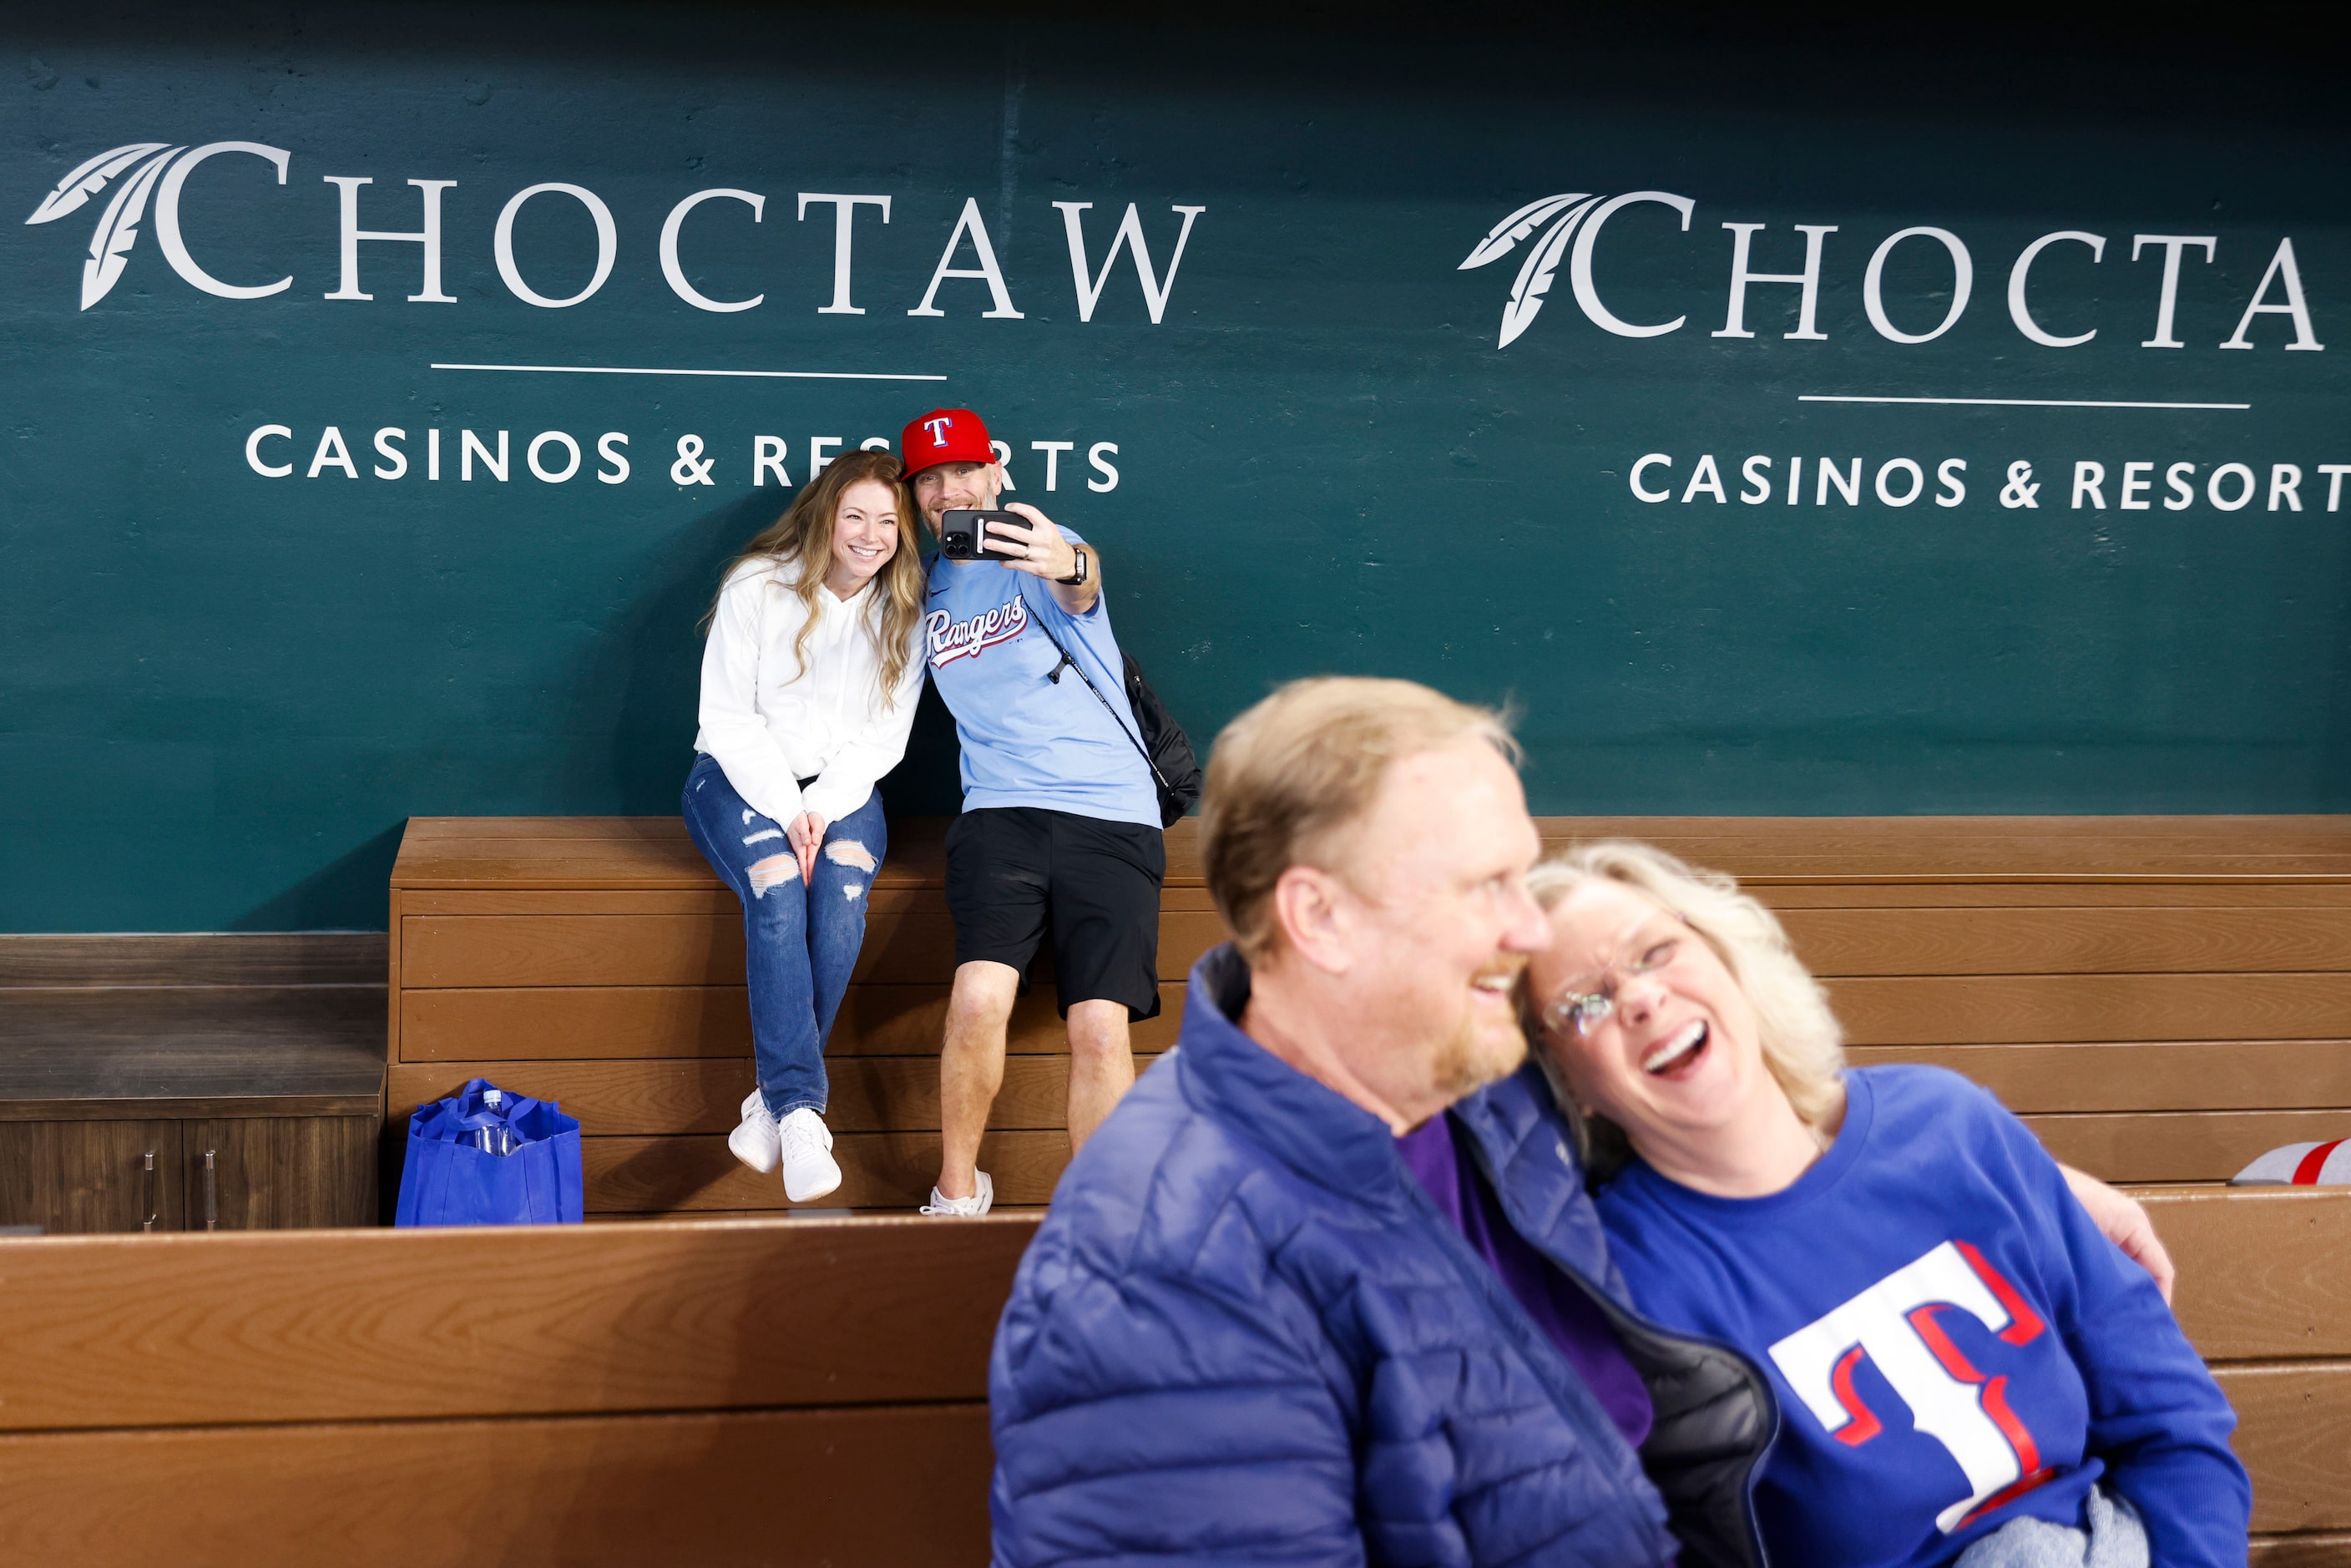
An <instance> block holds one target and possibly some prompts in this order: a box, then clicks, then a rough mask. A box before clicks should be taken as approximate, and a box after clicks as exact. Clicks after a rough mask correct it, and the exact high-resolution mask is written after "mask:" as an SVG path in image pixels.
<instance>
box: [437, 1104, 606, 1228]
mask: <svg viewBox="0 0 2351 1568" xmlns="http://www.w3.org/2000/svg"><path fill="white" fill-rule="evenodd" d="M586 1207H587V1206H586V1202H585V1199H584V1197H583V1193H582V1187H581V1181H580V1123H579V1121H578V1119H577V1118H575V1117H571V1116H567V1115H565V1114H564V1113H563V1112H562V1110H561V1108H560V1107H559V1106H557V1105H555V1104H553V1103H549V1102H548V1101H545V1100H533V1099H531V1098H530V1097H529V1096H528V1095H523V1094H509V1093H507V1092H506V1091H505V1090H503V1089H499V1088H496V1086H494V1085H493V1084H491V1083H490V1082H488V1081H487V1080H486V1079H481V1078H475V1079H473V1080H471V1081H470V1082H467V1083H466V1085H465V1088H463V1089H461V1090H459V1091H458V1092H456V1093H455V1095H453V1096H451V1097H450V1098H449V1099H446V1100H443V1101H441V1102H439V1103H436V1104H432V1105H420V1106H418V1107H417V1108H416V1113H415V1114H413V1115H412V1116H411V1117H409V1119H408V1163H407V1165H406V1166H403V1167H402V1170H401V1173H400V1207H399V1208H398V1210H397V1211H396V1212H395V1213H394V1215H393V1218H392V1223H393V1224H394V1225H551V1224H556V1223H570V1224H577V1223H578V1222H579V1221H580V1218H581V1217H582V1213H583V1211H584V1209H585V1208H586Z"/></svg>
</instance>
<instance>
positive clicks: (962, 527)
mask: <svg viewBox="0 0 2351 1568" xmlns="http://www.w3.org/2000/svg"><path fill="white" fill-rule="evenodd" d="M990 523H1004V524H1008V525H1010V526H1011V527H1012V528H1015V529H1018V530H1019V532H1021V533H1023V534H1026V533H1028V532H1029V530H1030V528H1031V525H1030V523H1029V519H1028V518H1026V517H1022V516H1021V515H1020V514H1019V513H1018V512H999V511H968V512H967V511H950V512H948V513H947V514H946V516H945V517H941V518H940V519H939V553H940V554H942V555H944V556H946V558H947V559H949V560H980V559H985V558H986V557H987V556H990V555H993V556H994V557H996V559H998V560H1001V559H1004V552H1003V551H1001V550H983V549H980V541H981V540H982V539H984V538H987V525H988V524H990Z"/></svg>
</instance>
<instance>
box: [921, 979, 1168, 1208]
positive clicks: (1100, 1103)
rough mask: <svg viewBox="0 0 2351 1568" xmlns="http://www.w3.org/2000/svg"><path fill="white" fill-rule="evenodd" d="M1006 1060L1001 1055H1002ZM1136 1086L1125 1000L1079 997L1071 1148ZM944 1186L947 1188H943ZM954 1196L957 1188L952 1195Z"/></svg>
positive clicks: (1073, 1015)
mask: <svg viewBox="0 0 2351 1568" xmlns="http://www.w3.org/2000/svg"><path fill="white" fill-rule="evenodd" d="M1001 1060H1002V1058H1000V1057H999V1058H998V1061H1001ZM1132 1088H1134V1050H1133V1049H1132V1048H1131V1047H1130V1046H1129V1044H1128V1043H1127V1030H1126V1004H1125V1003H1124V1002H1109V1001H1091V1002H1080V1003H1078V1004H1077V1005H1076V1006H1075V1007H1072V1008H1071V1009H1070V1153H1071V1154H1072V1155H1074V1154H1076V1153H1077V1152H1078V1151H1079V1150H1080V1149H1081V1148H1083V1147H1084V1146H1085V1142H1086V1140H1087V1139H1088V1138H1091V1137H1092V1136H1093V1132H1094V1129H1095V1128H1096V1127H1099V1126H1101V1125H1102V1118H1103V1117H1105V1116H1107V1115H1109V1114H1110V1113H1111V1112H1112V1111H1113V1109H1115V1108H1116V1106H1117V1104H1118V1102H1119V1096H1121V1095H1123V1094H1124V1093H1125V1092H1127V1091H1128V1090H1130V1089H1132ZM939 1190H941V1191H942V1192H945V1191H946V1188H944V1187H942V1188H940V1189H939ZM948 1196H949V1197H953V1196H954V1195H953V1194H952V1193H950V1194H948Z"/></svg>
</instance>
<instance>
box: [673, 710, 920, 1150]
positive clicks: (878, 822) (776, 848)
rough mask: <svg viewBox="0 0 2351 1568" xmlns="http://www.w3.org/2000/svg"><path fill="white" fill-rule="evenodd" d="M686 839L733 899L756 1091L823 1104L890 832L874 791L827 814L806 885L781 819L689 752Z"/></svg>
mask: <svg viewBox="0 0 2351 1568" xmlns="http://www.w3.org/2000/svg"><path fill="white" fill-rule="evenodd" d="M681 804H682V806H683V808H684V813H685V830H686V831H687V832H688V833H690V834H692V835H693V837H694V843H695V848H697V849H699V850H700V851H701V852H702V856H703V858H704V859H705V860H706V861H708V862H710V868H711V870H713V871H715V872H716V873H718V874H719V876H720V877H721V878H723V879H725V881H726V885H727V886H729V887H731V888H733V889H734V890H735V896H736V897H737V898H738V899H740V900H741V901H742V904H743V947H744V965H743V969H744V980H745V983H746V985H747V987H748V988H749V991H750V1000H751V1053H752V1055H753V1056H754V1057H755V1058H757V1060H758V1067H759V1092H760V1093H761V1094H762V1095H764V1096H765V1097H766V1099H767V1102H768V1111H769V1112H771V1113H774V1114H775V1115H776V1116H777V1117H778V1118H781V1117H784V1116H787V1115H789V1114H790V1113H792V1112H794V1111H798V1110H800V1109H802V1108H806V1109H808V1110H811V1111H815V1112H817V1113H820V1114H821V1113H823V1111H824V1108H825V1101H826V1097H827V1093H828V1091H829V1086H828V1084H827V1082H826V1081H825V1073H824V1041H825V1037H826V1036H827V1035H829V1034H831V1032H832V1019H833V1015H834V1014H835V1013H836V1012H838V1011H840V1010H841V993H842V992H843V991H845V990H847V989H848V988H849V976H850V971H851V970H852V969H854V968H856V967H857V951H858V949H859V948H860V947H862V946H864V943H865V902H866V893H867V891H868V889H870V888H871V887H872V883H873V873H875V872H877V871H879V870H880V869H881V867H882V857H883V853H884V852H887V850H888V849H889V835H888V831H887V829H886V828H885V827H884V826H883V821H882V792H881V791H880V790H879V789H876V790H875V791H874V792H873V793H872V795H870V796H868V797H867V798H866V801H865V804H863V805H862V806H860V807H859V808H858V809H857V810H854V811H852V812H851V813H850V814H849V815H848V816H846V817H843V818H842V819H841V821H838V822H832V823H829V824H827V826H826V828H825V831H824V846H823V847H822V848H821V849H820V850H819V851H818V852H817V857H816V872H815V874H814V875H813V876H812V877H811V878H810V881H809V883H807V884H806V885H803V884H802V883H801V881H800V867H799V858H798V857H797V856H795V855H794V854H793V853H792V846H791V841H790V839H789V837H788V836H787V835H786V834H785V831H784V824H783V823H781V822H778V821H769V820H768V818H766V817H763V816H761V815H760V814H759V813H758V811H755V810H752V809H751V808H750V806H748V805H747V804H746V803H745V801H744V800H743V797H742V796H740V795H737V793H736V792H735V786H733V785H732V784H729V783H728V782H727V781H726V770H725V769H724V768H720V767H719V766H718V764H717V763H716V761H715V760H713V759H712V758H709V757H708V756H706V755H703V756H697V757H695V759H694V771H693V772H692V773H689V774H687V775H686V779H685V794H684V800H683V801H682V802H681Z"/></svg>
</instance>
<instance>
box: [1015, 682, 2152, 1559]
mask: <svg viewBox="0 0 2351 1568" xmlns="http://www.w3.org/2000/svg"><path fill="white" fill-rule="evenodd" d="M1515 751H1516V748H1515V747H1514V745H1513V744H1512V742H1511V740H1510V736H1509V734H1508V733H1507V732H1506V731H1505V729H1504V728H1503V727H1502V724H1501V721H1500V719H1499V717H1498V716H1495V715H1493V714H1491V713H1489V712H1486V711H1484V710H1481V709H1478V708H1472V707H1467V706H1463V705H1461V704H1458V703H1456V702H1454V701H1452V700H1451V699H1450V698H1447V697H1445V696H1443V695H1439V694H1437V693H1436V692H1433V691H1429V690H1428V689H1426V687H1422V686H1416V685H1411V684H1409V683H1406V682H1402V681H1374V680H1352V679H1347V680H1316V681H1301V682H1298V683H1295V684H1293V685H1289V686H1286V687H1284V688H1282V689H1281V690H1280V691H1279V692H1277V693H1275V694H1274V695H1272V696H1270V697H1269V698H1267V699H1266V700H1265V701H1264V702H1262V703H1259V705H1258V706H1256V707H1254V708H1251V709H1250V710H1249V712H1248V713H1246V714H1244V715H1242V716H1240V717H1239V718H1238V719H1236V720H1234V721H1233V723H1232V724H1231V725H1230V726H1229V727H1228V728H1227V729H1226V730H1225V732H1224V734H1223V735H1222V736H1220V737H1218V738H1217V746H1216V750H1215V754H1214V756H1213V757H1212V758H1211V759H1210V762H1209V766H1208V782H1207V795H1206V797H1205V800H1204V801H1203V809H1202V813H1201V824H1200V826H1201V832H1200V842H1201V850H1202V857H1203V861H1204V865H1205V869H1206V872H1207V883H1208V887H1209V890H1210V891H1211V892H1212V893H1213V894H1215V896H1216V900H1217V909H1218V910H1219V912H1220V913H1222V915H1224V918H1225V922H1226V924H1227V925H1228V926H1229V927H1230V928H1231V929H1232V931H1233V933H1234V936H1235V941H1234V942H1233V943H1232V944H1231V945H1230V946H1225V947H1219V948H1217V950H1215V951H1214V952H1211V953H1210V954H1208V955H1207V956H1206V957H1204V958H1203V959H1201V961H1200V963H1199V964H1198V966H1197V967H1195V968H1194V970H1193V972H1192V982H1191V991H1190V995H1189V997H1188V998H1187V1000H1186V1008H1185V1015H1184V1028H1183V1034H1182V1037H1181V1040H1180V1042H1179V1049H1178V1050H1177V1051H1175V1052H1173V1053H1171V1054H1170V1055H1168V1056H1166V1057H1165V1058H1163V1059H1162V1060H1161V1061H1159V1062H1158V1063H1157V1064H1156V1065H1155V1066H1154V1067H1153V1068H1152V1070H1151V1071H1149V1072H1148V1073H1146V1074H1145V1075H1144V1078H1143V1080H1142V1082H1140V1083H1138V1084H1137V1085H1136V1086H1135V1088H1134V1090H1133V1091H1132V1092H1129V1093H1128V1094H1127V1096H1126V1097H1125V1099H1124V1100H1123V1101H1122V1102H1121V1103H1120V1104H1119V1107H1118V1109H1117V1110H1116V1111H1114V1112H1113V1113H1112V1114H1111V1116H1110V1118H1109V1119H1108V1120H1107V1121H1106V1122H1105V1123H1104V1124H1102V1130H1101V1132H1100V1133H1099V1134H1097V1135H1096V1136H1095V1137H1093V1138H1092V1139H1091V1140H1090V1141H1089V1142H1088V1143H1087V1144H1086V1145H1085V1148H1084V1149H1083V1151H1082V1152H1081V1154H1080V1155H1078V1157H1077V1158H1076V1159H1075V1160H1074V1161H1072V1162H1071V1166H1070V1168H1069V1170H1068V1172H1067V1173H1066V1174H1065V1175H1064V1176H1063V1177H1062V1179H1061V1185H1060V1186H1059V1187H1058V1189H1057V1190H1056V1191H1055V1193H1054V1196H1053V1207H1052V1211H1051V1213H1050V1214H1049V1215H1048V1216H1047V1217H1046V1219H1045V1222H1044V1224H1043V1225H1042V1226H1041V1227H1040V1228H1039V1230H1038V1233H1037V1239H1036V1241H1035V1242H1034V1243H1033V1244H1032V1245H1031V1246H1030V1248H1029V1253H1028V1256H1027V1257H1026V1258H1024V1259H1023V1260H1022V1261H1021V1265H1020V1270H1019V1276H1018V1278H1017V1279H1016V1280H1015V1281H1014V1285H1013V1291H1012V1297H1011V1301H1009V1303H1008V1305H1007V1306H1006V1308H1005V1312H1004V1317H1003V1321H1002V1322H1001V1323H1000V1324H999V1325H998V1330H997V1336H996V1352H995V1355H994V1358H993V1360H992V1362H991V1364H990V1367H989V1374H988V1398H989V1406H990V1416H991V1421H992V1425H993V1428H994V1436H995V1443H996V1461H997V1462H996V1479H995V1484H994V1487H993V1489H992V1490H991V1492H990V1497H989V1503H990V1508H991V1511H992V1512H993V1516H994V1522H995V1563H996V1564H997V1565H998V1568H1045V1565H1046V1564H1056V1565H1061V1564H1081V1563H1084V1564H1111V1563H1117V1564H1127V1565H1139V1564H1145V1563H1152V1564H1163V1565H1173V1564H1176V1563H1185V1564H1197V1565H1200V1568H1207V1565H1209V1564H1216V1565H1218V1568H1228V1565H1244V1564H1267V1565H1271V1564H1280V1565H1283V1568H1300V1565H1309V1564H1311V1565H1316V1568H1320V1565H1323V1564H1329V1565H1332V1568H1338V1565H1342V1564H1365V1565H1369V1564H1383V1565H1384V1564H1398V1565H1401V1564H1430V1565H1444V1568H1471V1565H1480V1564H1502V1563H1509V1564H1512V1565H1513V1568H1563V1565H1570V1564H1573V1565H1578V1568H1644V1565H1654V1564H1665V1563H1674V1562H1676V1561H1677V1557H1678V1562H1679V1563H1680V1564H1681V1565H1682V1568H1712V1565H1714V1564H1728V1565H1735V1568H1763V1555H1762V1550H1761V1545H1760V1544H1759V1543H1758V1542H1757V1538H1756V1536H1755V1533H1754V1527H1753V1523H1752V1518H1751V1512H1750V1506H1749V1501H1748V1497H1749V1491H1750V1483H1751V1479H1752V1476H1753V1474H1754V1472H1755V1469H1756V1468H1757V1465H1758V1463H1759V1461H1760V1460H1761V1457H1762V1455H1763V1453H1764V1450H1765V1449H1766V1448H1768V1447H1769V1446H1770V1444H1771V1437H1772V1435H1773V1432H1774V1430H1775V1427H1776V1423H1777V1420H1778V1416H1777V1412H1776V1410H1775V1407H1774V1406H1773V1403H1772V1399H1771V1391H1770V1387H1769V1385H1768V1384H1767V1383H1766V1381H1765V1380H1764V1378H1763V1377H1762V1375H1761V1373H1760V1372H1759V1371H1758V1370H1757V1368H1756V1367H1755V1366H1754V1365H1753V1364H1751V1363H1750V1362H1749V1361H1748V1360H1747V1359H1746V1358H1745V1357H1743V1356H1741V1355H1740V1354H1738V1353H1737V1352H1735V1351H1733V1350H1731V1349H1729V1348H1728V1347H1726V1346H1722V1345H1719V1344H1715V1343H1711V1342H1708V1341H1704V1340H1698V1339H1691V1338H1688V1337H1686V1336H1683V1335H1678V1334H1674V1333H1668V1332H1667V1331H1665V1330H1663V1329H1660V1328H1658V1327H1657V1326H1656V1324H1654V1323H1652V1322H1648V1321H1647V1320H1646V1318H1644V1317H1642V1316H1640V1315H1639V1314H1638V1312H1636V1311H1635V1308H1634V1306H1633V1303H1632V1301H1630V1299H1629V1297H1628V1296H1627V1294H1626V1292H1625V1286H1624V1282H1623V1281H1622V1279H1621V1278H1620V1277H1619V1275H1618V1274H1617V1271H1616V1270H1615V1268H1614V1266H1613V1265H1612V1264H1611V1263H1610V1261H1609V1259H1608V1253H1607V1249H1606V1245H1605V1243H1604V1239H1603V1237H1602V1233H1601V1230H1600V1226H1599V1220H1598V1216H1597V1214H1596V1211H1595V1210H1594V1208H1593V1204H1592V1200H1591V1199H1590V1197H1588V1196H1587V1195H1586V1194H1585V1192H1584V1188H1583V1171H1582V1169H1581V1168H1580V1166H1578V1164H1577V1160H1576V1156H1575V1153H1574V1148H1575V1135H1574V1133H1573V1129H1572V1128H1571V1127H1570V1126H1569V1124H1568V1123H1567V1122H1566V1120H1565V1119H1564V1118H1563V1116H1562V1114H1561V1113H1560V1111H1559V1109H1558V1107H1557V1104H1556V1103H1555V1102H1554V1100H1553V1098H1552V1094H1551V1092H1550V1090H1549V1087H1548V1086H1547V1085H1546V1084H1545V1083H1544V1082H1543V1080H1542V1078H1541V1072H1540V1071H1539V1069H1537V1068H1536V1067H1534V1066H1532V1065H1527V1064H1523V1063H1524V1059H1525V1055H1526V1046H1525V1041H1524V1040H1523V1038H1522V1036H1521V1035H1520V1031H1519V1027H1518V1023H1517V1020H1516V1018H1515V1016H1514V1014H1513V1011H1512V1002H1511V997H1510V992H1511V988H1512V982H1513V981H1514V980H1515V979H1516V977H1517V976H1518V974H1519V972H1520V969H1522V968H1523V967H1525V965H1526V962H1527V958H1528V956H1529V955H1530V954H1531V953H1532V952H1533V951H1535V950H1536V949H1537V948H1538V947H1539V946H1541V945H1542V944H1543V943H1545V942H1546V941H1548V940H1549V929H1548V926H1547V925H1546V924H1545V922H1544V920H1543V918H1542V915H1541V912H1540V911H1539V910H1538V909H1537V908H1536V907H1535V904H1534V903H1533V901H1532V900H1531V898H1530V897H1529V895H1528V893H1527V887H1526V873H1527V872H1528V871H1529V869H1530V868H1531V867H1532V865H1533V864H1534V862H1535V860H1536V857H1537V854H1538V852H1539V847H1540V846H1539V841H1538V840H1537V838H1536V835H1535V831H1534V825H1533V823H1532V822H1531V821H1530V820H1529V818H1528V816H1527V810H1526V801H1525V797H1524V795H1523V793H1522V792H1521V791H1520V787H1519V781H1518V775H1517V773H1516V771H1515V769H1514V768H1513V767H1512V766H1511V759H1512V758H1513V757H1514V756H1515ZM2101 1190H2103V1189H2101ZM2086 1196H2091V1195H2086V1194H2085V1197H2086ZM2105 1198H2107V1199H2110V1200H2111V1204H2110V1205H2109V1206H2108V1212H2107V1214H2106V1215H2105V1216H2103V1217H2102V1223H2105V1224H2106V1226H2107V1228H2108V1230H2109V1233H2110V1234H2115V1235H2116V1239H2117V1240H2123V1241H2124V1244H2125V1245H2126V1248H2131V1249H2133V1250H2134V1251H2137V1250H2139V1249H2140V1248H2152V1233H2151V1232H2145V1233H2144V1235H2143V1237H2134V1238H2132V1239H2125V1237H2124V1236H2123V1235H2121V1234H2119V1233H2118V1229H2117V1228H2118V1227H2126V1226H2132V1225H2135V1226H2137V1227H2139V1228H2142V1229H2143V1228H2144V1226H2145V1217H2144V1215H2143V1214H2142V1213H2140V1212H2139V1211H2138V1210H2137V1208H2136V1207H2135V1206H2132V1205H2130V1204H2128V1203H2127V1201H2126V1200H2124V1199H2121V1198H2120V1197H2119V1196H2118V1195H2115V1194H2113V1193H2111V1192H2105ZM2134 1240H2136V1241H2137V1242H2138V1246H2137V1247H2133V1245H2132V1243H2133V1241H2134ZM2152 1250H2153V1256H2154V1257H2155V1258H2156V1259H2157V1260H2160V1249H2159V1248H2154V1249H2152Z"/></svg>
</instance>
